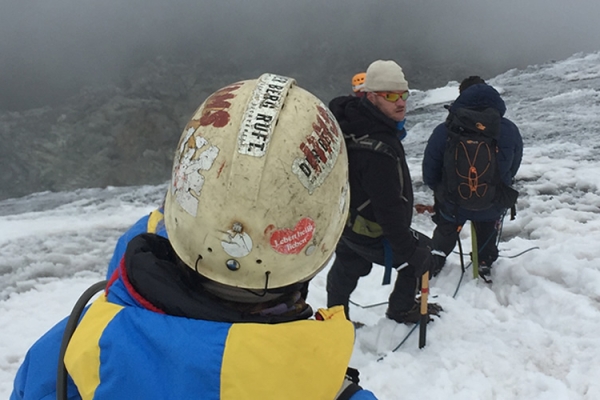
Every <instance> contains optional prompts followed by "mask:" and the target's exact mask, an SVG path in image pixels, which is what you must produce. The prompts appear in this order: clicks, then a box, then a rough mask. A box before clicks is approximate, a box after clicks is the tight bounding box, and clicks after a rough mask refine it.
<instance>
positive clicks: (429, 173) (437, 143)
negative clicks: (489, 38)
mask: <svg viewBox="0 0 600 400" xmlns="http://www.w3.org/2000/svg"><path fill="white" fill-rule="evenodd" d="M462 107H477V108H480V107H481V108H488V107H492V108H495V109H496V110H498V112H499V113H500V115H501V116H502V120H501V126H500V137H499V138H498V154H497V157H496V159H497V161H498V170H499V171H500V178H501V179H502V181H503V182H504V183H505V184H507V185H509V186H510V185H511V184H512V180H513V177H514V176H515V175H516V174H517V171H518V169H519V166H520V165H521V159H522V157H523V139H522V138H521V133H520V132H519V128H517V126H516V125H515V124H514V123H513V122H512V121H510V120H509V119H507V118H504V114H505V113H506V105H505V104H504V100H502V98H501V97H500V94H499V93H498V92H497V91H496V89H494V88H493V87H491V86H489V85H487V84H485V83H482V84H478V85H473V86H471V87H469V88H467V89H466V90H465V91H464V92H462V93H461V94H460V96H458V98H457V99H456V101H455V102H454V103H453V104H452V106H450V110H451V111H453V110H456V109H458V108H462ZM447 139H448V130H447V128H446V126H445V124H443V123H442V124H440V125H438V126H437V127H436V128H435V129H434V130H433V133H432V134H431V136H430V137H429V140H428V142H427V147H426V148H425V154H424V156H423V181H424V182H425V184H426V185H427V186H429V188H431V189H432V190H435V188H436V186H437V185H438V183H440V182H441V180H442V170H443V160H444V150H445V148H446V141H447ZM452 209H453V207H452V206H450V205H449V204H445V205H444V208H443V210H442V211H443V212H444V211H446V212H445V214H446V217H447V216H448V214H452V212H451V211H450V210H452ZM504 211H505V210H504V209H502V208H500V207H491V208H490V209H487V210H484V211H468V210H464V209H459V210H458V215H457V217H458V219H459V220H460V221H461V222H464V220H472V221H487V220H494V219H497V218H498V217H499V216H501V215H502V214H503V213H504Z"/></svg>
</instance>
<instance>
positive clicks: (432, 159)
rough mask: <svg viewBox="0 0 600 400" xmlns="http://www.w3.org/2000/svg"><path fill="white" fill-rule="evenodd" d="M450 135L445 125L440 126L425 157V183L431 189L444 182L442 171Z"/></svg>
mask: <svg viewBox="0 0 600 400" xmlns="http://www.w3.org/2000/svg"><path fill="white" fill-rule="evenodd" d="M447 139H448V133H447V132H446V126H445V125H444V124H440V125H438V126H437V127H436V128H435V129H434V130H433V133H432V134H431V136H430V137H429V140H428V141H427V146H426V147H425V154H424V155H423V182H424V183H425V184H426V185H427V186H428V187H429V188H430V189H431V190H435V187H436V186H437V184H438V183H439V182H441V181H442V170H443V168H444V150H445V149H446V141H447Z"/></svg>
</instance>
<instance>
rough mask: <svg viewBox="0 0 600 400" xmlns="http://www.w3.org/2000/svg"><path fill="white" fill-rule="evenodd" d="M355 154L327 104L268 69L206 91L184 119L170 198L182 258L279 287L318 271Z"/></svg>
mask: <svg viewBox="0 0 600 400" xmlns="http://www.w3.org/2000/svg"><path fill="white" fill-rule="evenodd" d="M347 165H348V161H347V155H346V149H345V145H344V140H343V136H342V133H341V130H340V128H339V126H338V124H337V122H336V120H335V118H334V117H333V116H332V114H331V113H330V112H329V110H328V109H327V107H326V106H325V105H324V104H323V103H322V102H321V101H320V100H319V99H317V98H316V97H315V96H313V95H312V94H311V93H309V92H307V91H306V90H304V89H302V88H300V87H298V86H296V82H295V81H294V80H293V79H291V78H288V77H284V76H279V75H273V74H264V75H262V76H261V77H260V78H258V79H255V80H247V81H241V82H237V83H233V84H231V85H229V86H227V87H224V88H222V89H220V90H218V91H217V92H215V93H214V94H212V95H211V96H210V97H208V98H207V99H206V101H205V102H204V103H202V105H200V107H199V108H198V109H197V110H196V112H195V113H194V115H193V116H192V119H191V120H190V121H189V122H188V124H187V126H186V127H185V129H184V131H183V134H182V136H181V139H180V141H179V145H178V147H177V150H176V153H175V160H174V164H173V171H172V180H171V184H170V187H169V190H168V193H167V198H166V202H165V224H166V228H167V233H168V236H169V240H170V242H171V244H172V246H173V248H174V250H175V252H176V253H177V255H178V256H179V258H181V260H182V261H183V262H184V263H185V264H186V265H187V266H189V267H190V268H192V269H194V270H195V271H197V272H198V273H199V274H200V275H202V276H204V277H206V278H208V279H210V280H212V281H214V282H217V283H218V284H222V285H226V286H229V287H235V288H242V289H273V288H281V287H285V286H288V285H291V284H294V283H297V282H304V281H307V280H308V279H310V278H312V277H313V276H314V275H316V274H317V273H318V272H319V271H320V270H321V269H322V268H323V267H324V266H325V265H326V263H327V261H328V260H329V259H330V257H331V256H332V254H333V251H334V249H335V246H336V243H337V241H338V239H339V237H340V236H341V233H342V230H343V228H344V224H345V222H346V218H347V213H348V205H349V197H348V196H349V194H348V183H347V182H348V180H347V178H348V167H347Z"/></svg>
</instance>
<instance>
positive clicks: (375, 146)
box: [344, 134, 408, 211]
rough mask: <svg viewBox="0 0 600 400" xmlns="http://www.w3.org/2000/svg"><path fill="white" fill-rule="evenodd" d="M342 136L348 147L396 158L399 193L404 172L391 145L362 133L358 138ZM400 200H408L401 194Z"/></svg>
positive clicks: (402, 184)
mask: <svg viewBox="0 0 600 400" xmlns="http://www.w3.org/2000/svg"><path fill="white" fill-rule="evenodd" d="M344 138H345V139H346V146H347V147H348V149H357V150H367V151H373V152H376V153H380V154H385V155H387V156H389V157H392V158H393V159H394V160H396V164H397V165H398V175H399V176H400V193H402V192H403V191H404V174H403V173H402V164H401V162H400V157H398V154H397V153H396V150H394V148H393V147H392V146H390V145H389V144H387V143H384V142H382V141H381V140H377V139H371V138H370V137H369V135H364V136H361V137H360V138H357V137H356V136H355V135H353V134H350V135H344ZM402 200H404V201H408V199H406V198H405V197H404V196H402ZM367 205H368V204H364V205H361V207H363V206H364V207H366V206H367ZM364 207H363V208H364ZM359 211H360V210H359Z"/></svg>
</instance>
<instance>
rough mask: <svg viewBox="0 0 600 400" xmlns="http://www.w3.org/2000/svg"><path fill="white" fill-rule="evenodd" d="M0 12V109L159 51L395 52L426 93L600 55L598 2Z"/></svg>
mask: <svg viewBox="0 0 600 400" xmlns="http://www.w3.org/2000/svg"><path fill="white" fill-rule="evenodd" d="M1 10H2V11H1V12H0V37H1V38H2V40H1V41H0V54H2V57H1V58H0V88H1V90H0V110H2V109H13V110H16V109H26V108H32V107H38V106H41V105H46V104H53V103H55V102H57V101H62V100H63V99H64V98H66V97H67V96H69V95H71V94H73V93H75V92H77V91H78V90H79V89H80V88H81V87H82V86H84V85H95V84H106V83H114V84H117V85H119V84H122V82H123V80H124V79H126V76H127V74H128V73H131V71H132V68H134V67H135V66H138V65H140V63H142V62H144V61H145V60H149V59H150V60H151V59H154V58H156V57H157V56H166V57H174V58H177V59H181V60H183V61H190V62H191V61H198V60H199V61H200V62H202V63H205V64H206V65H207V71H222V70H228V71H236V72H239V74H240V75H241V76H244V77H246V78H247V77H248V76H249V74H256V72H255V71H257V70H260V72H264V71H266V70H269V71H271V72H277V73H281V74H289V75H293V76H297V75H298V74H302V71H300V72H299V71H296V69H302V70H303V71H306V70H308V69H309V68H311V65H312V64H315V65H318V64H319V62H320V61H323V62H324V63H325V67H324V68H325V69H327V68H328V69H329V70H331V71H330V72H331V74H336V73H337V72H338V71H340V73H342V74H347V73H349V72H347V71H358V70H361V69H365V68H366V66H367V65H368V63H369V62H371V61H372V60H374V59H376V58H394V59H396V60H397V61H399V62H400V63H401V64H402V65H403V66H404V67H405V70H406V71H407V72H408V73H409V75H410V73H412V75H413V79H412V80H413V81H415V82H418V83H419V84H420V86H430V87H429V88H431V87H434V86H435V84H432V85H427V80H426V79H424V78H423V77H422V76H421V74H425V76H429V75H427V74H428V73H429V74H430V75H431V74H434V75H435V74H437V75H439V74H440V70H442V71H443V70H444V69H446V70H450V69H452V68H454V67H455V66H457V65H462V66H464V65H466V64H469V63H472V64H473V65H474V66H475V67H476V69H477V71H478V72H480V71H481V72H480V74H481V75H487V76H489V77H491V76H494V75H496V74H498V73H501V72H503V71H505V70H507V69H510V68H513V67H524V66H526V65H529V64H536V63H542V62H545V61H547V60H551V59H563V58H565V57H568V56H570V55H571V54H573V53H576V52H579V51H594V50H598V46H599V45H598V38H599V37H600V34H599V33H600V24H598V23H597V16H598V15H600V2H597V1H595V0H573V1H570V2H563V1H557V0H526V1H523V0H505V1H502V2H498V1H491V0H456V1H452V2H449V1H444V0H425V1H411V0H396V1H389V0H388V1H375V0H331V1H322V0H321V1H317V0H303V1H298V2H294V1H291V0H252V1H242V0H228V1H227V2H217V1H206V0H205V1H195V0H194V1H193V0H174V1H170V2H166V1H160V0H123V1H119V0H105V1H92V0H89V1H75V0H53V1H51V2H50V1H43V0H28V1H22V0H3V1H2V7H1ZM332 60H333V61H332ZM313 70H317V71H319V73H320V74H322V72H321V71H322V69H318V68H317V69H313ZM346 70H347V71H346ZM429 71H431V72H429ZM344 77H345V75H344ZM319 78H324V77H315V79H319ZM459 78H460V77H454V79H459ZM417 86H419V85H417ZM422 88H425V87H422Z"/></svg>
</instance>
